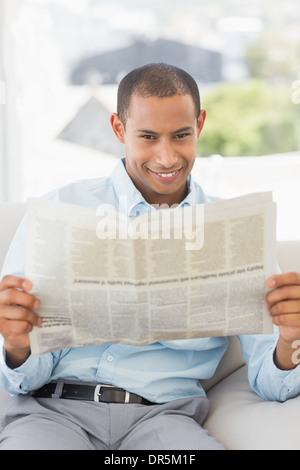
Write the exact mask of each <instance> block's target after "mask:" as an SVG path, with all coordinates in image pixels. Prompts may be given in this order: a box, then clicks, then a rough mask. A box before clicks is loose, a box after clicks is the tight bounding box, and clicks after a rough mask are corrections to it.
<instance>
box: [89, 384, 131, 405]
mask: <svg viewBox="0 0 300 470" xmlns="http://www.w3.org/2000/svg"><path fill="white" fill-rule="evenodd" d="M102 388H115V387H114V386H113V385H104V384H97V385H96V387H95V390H94V401H96V402H97V403H100V402H101V389H102ZM124 392H125V399H124V402H123V403H129V402H130V393H129V392H127V391H126V390H124Z"/></svg>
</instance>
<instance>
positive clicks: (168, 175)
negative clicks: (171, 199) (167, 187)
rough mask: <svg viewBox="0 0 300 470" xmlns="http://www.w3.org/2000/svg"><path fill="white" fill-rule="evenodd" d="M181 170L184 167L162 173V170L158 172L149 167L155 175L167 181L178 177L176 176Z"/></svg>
mask: <svg viewBox="0 0 300 470" xmlns="http://www.w3.org/2000/svg"><path fill="white" fill-rule="evenodd" d="M181 170H182V168H179V169H178V170H175V171H171V172H169V173H161V172H158V171H153V170H150V168H149V171H150V172H151V173H152V174H153V175H154V176H156V177H157V178H159V179H160V180H164V181H165V182H169V181H173V180H174V179H175V178H176V176H177V175H178V173H180V171H181Z"/></svg>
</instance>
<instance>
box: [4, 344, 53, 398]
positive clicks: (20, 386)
mask: <svg viewBox="0 0 300 470" xmlns="http://www.w3.org/2000/svg"><path fill="white" fill-rule="evenodd" d="M3 343H4V341H3V337H2V336H0V387H1V388H2V389H3V390H5V391H6V392H8V393H10V394H11V395H16V394H19V393H28V392H29V391H30V390H35V389H37V388H40V387H41V386H42V385H43V384H44V383H46V382H49V380H50V377H51V373H52V369H53V356H52V354H43V355H41V356H29V358H28V359H27V361H26V362H24V364H22V366H21V367H18V368H16V369H10V368H9V367H8V366H7V365H6V357H5V356H6V355H5V349H4V345H3ZM37 371H38V373H37Z"/></svg>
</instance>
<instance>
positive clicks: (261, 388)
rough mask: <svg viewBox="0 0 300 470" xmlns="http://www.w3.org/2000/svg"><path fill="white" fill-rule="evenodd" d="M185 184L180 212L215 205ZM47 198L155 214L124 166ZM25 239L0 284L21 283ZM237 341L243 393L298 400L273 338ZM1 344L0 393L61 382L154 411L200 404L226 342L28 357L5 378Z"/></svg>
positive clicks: (293, 375)
mask: <svg viewBox="0 0 300 470" xmlns="http://www.w3.org/2000/svg"><path fill="white" fill-rule="evenodd" d="M188 183H189V193H188V195H187V197H186V198H185V200H184V201H183V202H182V203H181V205H184V204H196V203H198V204H202V203H210V202H213V201H214V199H213V198H209V197H208V196H206V195H205V194H204V192H203V190H202V189H201V187H200V186H199V185H198V184H197V183H196V182H195V181H194V180H193V179H192V178H191V177H189V180H188ZM122 196H123V197H122ZM124 196H126V197H124ZM46 197H47V198H48V199H51V200H55V201H61V202H67V203H72V204H78V205H82V206H88V207H92V208H97V207H98V206H99V204H110V205H113V206H114V207H115V208H116V210H118V211H120V212H123V213H125V214H126V215H128V216H135V215H138V214H144V213H147V212H149V211H151V210H155V209H154V208H153V207H152V206H151V205H149V204H148V203H147V202H146V201H145V199H144V198H143V196H142V195H141V193H140V192H139V191H138V190H137V189H136V187H135V186H134V184H133V183H132V181H131V179H130V177H129V176H128V174H127V172H126V170H125V167H124V162H123V161H119V162H118V163H117V165H116V167H115V169H114V171H113V173H112V175H111V177H107V178H98V179H90V180H84V181H79V182H76V183H73V184H70V185H67V186H65V187H62V188H60V189H58V190H55V191H53V192H52V193H50V194H48V195H47V196H46ZM125 201H126V204H125ZM25 233H26V219H25V218H24V219H23V221H22V223H21V225H20V227H19V229H18V231H17V233H16V235H15V237H14V240H13V242H12V244H11V247H10V249H9V251H8V254H7V257H6V261H5V264H4V266H3V270H2V273H1V277H2V276H3V275H5V274H14V275H18V276H24V272H25ZM82 313H83V315H84V312H82ZM239 340H240V343H241V347H242V352H243V355H244V357H245V360H246V362H247V364H248V370H249V382H250V385H251V386H252V388H253V389H254V390H255V391H256V392H257V393H258V394H259V395H261V396H262V397H263V398H265V399H267V400H279V401H284V400H286V399H287V398H290V397H294V396H296V395H297V394H299V392H300V369H299V367H296V369H294V370H293V371H288V372H287V371H281V370H279V369H277V368H276V366H275V365H274V362H273V352H274V348H275V346H276V341H277V334H276V333H274V335H244V336H240V337H239ZM1 341H2V343H1V354H0V386H1V387H2V388H4V389H5V390H6V391H8V392H9V393H11V394H18V393H27V392H28V391H30V390H34V389H37V388H39V387H41V386H42V385H43V384H44V383H46V382H49V381H51V380H55V379H58V378H64V379H68V380H80V381H84V382H101V383H107V384H112V385H115V386H118V387H122V388H124V389H126V390H128V391H131V392H134V393H136V394H138V395H142V396H143V397H145V398H146V399H148V400H150V401H153V402H158V403H160V402H167V401H170V400H174V399H178V398H183V397H195V396H204V395H205V392H204V390H203V388H202V386H201V379H208V378H210V377H212V376H213V374H214V372H215V370H216V368H217V366H218V364H219V362H220V360H221V358H222V356H223V354H224V352H225V351H226V348H227V345H228V341H227V338H225V337H215V338H201V339H191V340H178V341H168V342H161V343H155V344H150V345H148V346H145V347H136V346H130V345H124V344H106V345H99V346H87V347H80V348H73V349H67V350H63V351H58V352H54V353H48V354H43V355H41V356H38V357H32V356H30V357H29V358H28V359H27V361H26V362H25V363H24V364H23V365H22V366H21V367H18V368H17V369H14V370H11V369H9V368H8V367H7V366H6V363H5V351H4V348H3V338H1Z"/></svg>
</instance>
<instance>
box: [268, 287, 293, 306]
mask: <svg viewBox="0 0 300 470" xmlns="http://www.w3.org/2000/svg"><path fill="white" fill-rule="evenodd" d="M289 299H300V286H282V287H278V288H277V289H274V290H272V291H271V292H269V293H268V294H267V296H266V301H267V303H268V304H269V305H273V304H275V303H277V302H281V301H283V300H289Z"/></svg>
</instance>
